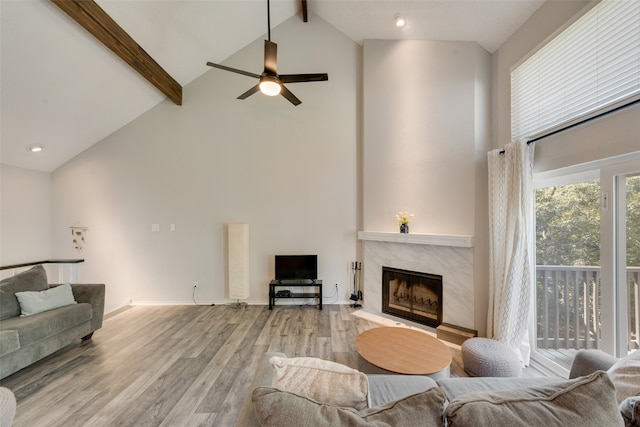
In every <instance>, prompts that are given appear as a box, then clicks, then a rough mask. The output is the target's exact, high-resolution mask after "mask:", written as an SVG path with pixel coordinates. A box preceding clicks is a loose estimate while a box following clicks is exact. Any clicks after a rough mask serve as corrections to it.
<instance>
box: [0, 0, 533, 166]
mask: <svg viewBox="0 0 640 427" xmlns="http://www.w3.org/2000/svg"><path fill="white" fill-rule="evenodd" d="M543 2H544V0H413V1H400V0H398V1H384V0H308V1H307V7H308V11H309V19H317V18H318V17H319V18H321V19H324V20H325V21H327V22H328V23H329V24H331V25H332V26H333V27H335V28H336V29H338V30H339V31H341V32H343V33H344V34H346V35H347V36H348V37H349V38H351V39H352V40H353V41H354V42H356V43H362V42H363V40H365V39H416V40H453V41H475V42H477V43H478V44H479V45H480V46H482V47H484V48H485V49H486V50H487V51H488V52H490V53H493V52H494V51H495V50H496V49H497V48H498V47H499V46H500V45H501V44H502V43H503V42H504V41H505V40H506V39H507V38H508V37H509V36H510V35H511V34H512V33H513V32H514V31H515V30H516V29H517V28H518V27H519V26H520V25H522V23H523V22H524V21H526V20H527V18H528V17H529V16H530V15H531V14H532V13H533V12H534V11H535V10H536V9H537V8H538V7H539V6H540V5H541V4H542V3H543ZM97 3H98V4H99V6H100V7H101V8H102V9H104V11H105V12H107V14H109V15H110V16H111V17H112V18H113V19H114V20H115V21H116V22H117V23H118V24H119V25H120V26H121V27H122V28H123V29H124V30H125V31H126V32H127V33H128V34H129V35H130V36H131V37H132V38H133V39H134V40H135V41H136V42H137V43H138V44H139V45H140V46H141V47H142V48H143V49H144V50H145V51H146V52H147V53H148V54H149V55H150V56H151V57H152V58H153V59H155V61H156V62H157V63H158V64H159V65H160V66H161V67H162V68H164V70H166V71H167V72H168V73H169V74H170V75H171V76H172V77H173V78H174V79H175V80H176V81H177V82H178V83H179V84H180V85H182V86H185V85H187V84H188V83H189V82H191V81H193V80H194V79H196V78H197V77H199V76H200V75H202V74H203V73H205V72H207V71H210V70H211V68H209V67H207V66H206V65H205V64H206V62H207V61H212V62H218V63H220V62H223V61H224V60H225V59H226V58H228V57H229V56H230V55H232V54H233V53H235V52H236V51H238V50H240V49H242V48H243V47H245V46H247V45H248V44H250V43H251V42H253V41H254V40H256V39H259V38H264V37H265V34H266V30H267V26H266V14H267V13H266V0H163V1H160V0H154V1H138V0H118V1H116V0H113V1H112V0H97ZM301 11H302V2H301V1H300V0H272V1H271V26H272V27H277V26H278V25H279V24H280V23H282V22H283V21H285V20H287V19H289V18H291V17H293V16H296V17H298V18H295V19H302V14H301ZM397 13H401V14H403V15H404V16H405V17H406V18H407V19H408V25H407V26H406V27H405V28H403V29H398V28H396V27H394V25H393V17H394V15H395V14H397ZM0 39H1V51H0V55H1V57H0V97H1V110H0V143H1V146H0V162H1V163H2V164H7V165H13V166H18V167H23V168H28V169H34V170H39V171H44V172H51V171H53V170H55V169H56V168H58V167H59V166H60V165H62V164H64V163H65V162H66V161H68V160H69V159H71V158H73V157H74V156H76V155H77V154H79V153H80V152H82V151H84V150H85V149H87V148H88V147H90V146H92V145H93V144H95V143H97V142H98V141H100V140H101V139H103V138H104V137H106V136H107V135H109V134H111V133H112V132H114V131H115V130H117V129H119V128H120V127H122V126H124V125H125V124H127V123H129V122H130V121H132V120H134V119H135V118H136V117H138V116H140V115H141V114H142V113H144V112H145V111H147V110H149V109H150V108H152V107H153V106H155V105H157V104H158V103H160V102H171V101H170V100H168V99H166V97H165V95H164V94H162V93H161V92H160V91H158V90H157V89H156V88H155V87H154V86H152V85H151V84H150V83H149V82H148V81H147V80H145V79H144V78H143V77H142V76H140V74H138V73H137V72H136V71H134V70H133V69H132V68H131V67H129V66H128V65H127V64H125V62H123V61H122V60H121V59H120V58H118V57H117V56H116V55H115V54H114V53H113V52H112V51H110V50H109V49H107V48H106V47H105V46H104V45H102V44H101V43H100V42H99V41H98V40H96V39H95V38H94V37H93V36H91V35H90V34H89V33H88V32H87V31H86V30H85V29H83V28H82V27H81V26H80V25H78V24H77V23H76V22H75V21H73V20H72V19H71V18H70V17H69V16H67V15H66V14H65V13H64V12H63V11H62V10H60V8H58V7H57V6H55V5H54V4H53V3H51V2H50V1H48V0H34V1H32V0H22V1H9V0H0ZM183 102H188V99H185V100H184V101H183ZM175 108H181V107H179V106H176V107H175ZM292 108H295V107H292ZM36 144H37V145H41V146H43V147H44V148H45V150H44V151H43V152H42V153H39V154H38V155H34V153H31V152H29V151H28V150H27V147H29V146H31V145H36Z"/></svg>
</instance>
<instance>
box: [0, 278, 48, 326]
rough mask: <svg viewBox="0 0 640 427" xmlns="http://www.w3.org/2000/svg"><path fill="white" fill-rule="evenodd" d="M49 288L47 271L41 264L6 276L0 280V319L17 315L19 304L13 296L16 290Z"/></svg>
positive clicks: (42, 289) (18, 313)
mask: <svg viewBox="0 0 640 427" xmlns="http://www.w3.org/2000/svg"><path fill="white" fill-rule="evenodd" d="M48 288H49V283H48V281H47V272H46V271H45V269H44V267H43V266H42V265H36V266H35V267H32V268H30V269H29V270H26V271H23V272H21V273H18V274H16V275H15V276H11V277H7V278H6V279H3V280H1V281H0V320H4V319H9V318H11V317H18V316H19V315H20V305H19V304H18V300H17V299H16V297H15V294H16V292H22V291H44V290H45V289H48Z"/></svg>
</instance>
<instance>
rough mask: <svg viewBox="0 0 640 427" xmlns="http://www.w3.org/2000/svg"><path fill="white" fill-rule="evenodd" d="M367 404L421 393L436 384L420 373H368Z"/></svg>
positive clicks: (381, 403)
mask: <svg viewBox="0 0 640 427" xmlns="http://www.w3.org/2000/svg"><path fill="white" fill-rule="evenodd" d="M367 378H368V379H369V406H370V407H374V406H381V405H384V404H385V403H388V402H391V401H393V400H396V399H400V398H402V397H406V396H410V395H412V394H416V393H421V392H423V391H426V390H429V389H431V388H433V387H436V386H437V385H438V384H436V382H435V381H434V380H433V379H432V378H429V377H425V376H422V375H386V374H368V375H367Z"/></svg>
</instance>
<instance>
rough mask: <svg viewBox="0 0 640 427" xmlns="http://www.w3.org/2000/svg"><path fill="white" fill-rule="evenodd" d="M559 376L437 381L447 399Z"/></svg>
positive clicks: (544, 381) (546, 381)
mask: <svg viewBox="0 0 640 427" xmlns="http://www.w3.org/2000/svg"><path fill="white" fill-rule="evenodd" d="M559 379H560V378H557V377H556V378H554V377H517V378H509V377H457V378H443V379H439V380H438V381H437V383H438V386H440V387H441V388H442V389H443V390H444V392H445V394H446V395H447V398H448V399H449V400H453V399H456V398H457V397H459V396H462V395H464V394H468V393H473V392H477V391H501V390H513V389H517V388H526V387H537V386H540V385H545V384H549V383H553V382H557V381H558V380H559Z"/></svg>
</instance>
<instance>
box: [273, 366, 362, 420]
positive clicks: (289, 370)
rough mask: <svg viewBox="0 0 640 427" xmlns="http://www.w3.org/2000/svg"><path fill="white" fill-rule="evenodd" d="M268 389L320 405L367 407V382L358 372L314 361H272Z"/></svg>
mask: <svg viewBox="0 0 640 427" xmlns="http://www.w3.org/2000/svg"><path fill="white" fill-rule="evenodd" d="M270 362H271V365H272V366H273V381H272V384H271V385H272V386H273V387H276V388H278V389H281V390H286V391H290V392H292V393H296V394H300V395H303V396H307V397H309V398H311V399H314V400H317V401H319V402H323V403H330V404H333V405H339V406H348V407H351V408H355V409H364V408H366V407H368V394H369V381H368V379H367V376H366V375H365V374H363V373H362V372H360V371H358V370H356V369H352V368H350V367H348V366H345V365H341V364H340V363H336V362H331V361H329V360H322V359H318V358H315V357H291V358H287V357H272V358H271V360H270Z"/></svg>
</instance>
